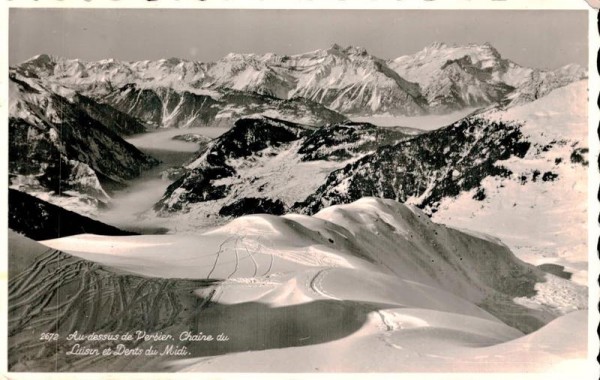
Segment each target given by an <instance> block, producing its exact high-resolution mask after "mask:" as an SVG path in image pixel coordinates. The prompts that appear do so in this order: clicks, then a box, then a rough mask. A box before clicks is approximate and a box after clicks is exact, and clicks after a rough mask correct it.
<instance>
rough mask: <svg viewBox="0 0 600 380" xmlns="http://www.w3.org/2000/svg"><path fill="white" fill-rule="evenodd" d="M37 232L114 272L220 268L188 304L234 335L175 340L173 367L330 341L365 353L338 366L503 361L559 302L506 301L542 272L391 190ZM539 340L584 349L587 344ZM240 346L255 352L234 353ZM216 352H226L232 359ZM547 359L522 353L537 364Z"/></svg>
mask: <svg viewBox="0 0 600 380" xmlns="http://www.w3.org/2000/svg"><path fill="white" fill-rule="evenodd" d="M43 243H44V244H45V245H47V246H49V247H51V248H53V249H58V250H62V251H64V252H68V253H70V254H72V255H74V256H75V257H79V258H82V259H84V260H87V261H92V262H95V263H98V264H99V265H101V266H103V267H105V268H107V270H109V271H111V272H114V271H117V273H123V272H124V273H130V274H132V275H133V276H138V275H141V276H145V277H147V278H150V279H155V278H165V279H170V278H187V279H190V280H194V279H196V280H200V279H204V280H206V279H211V280H218V281H219V282H216V283H214V284H213V285H212V286H210V287H209V288H202V289H198V290H197V291H196V292H195V294H196V295H197V296H198V297H202V298H206V297H207V296H208V297H210V304H209V305H208V306H207V307H200V309H198V310H199V311H197V312H192V311H191V310H190V311H187V312H183V313H184V314H185V313H197V315H196V317H195V319H193V320H195V321H197V322H196V323H198V324H199V326H201V329H202V330H201V331H202V332H203V333H204V334H213V335H215V336H216V334H218V333H219V332H225V333H226V334H227V335H228V336H229V337H230V340H229V341H227V342H220V343H219V344H217V345H210V344H207V343H206V342H198V343H197V344H194V343H193V342H187V343H186V342H183V344H184V345H186V346H187V348H188V351H189V352H190V356H188V357H187V358H186V360H185V361H172V362H171V363H165V362H163V363H161V364H162V365H165V364H169V365H172V366H175V368H178V369H183V368H185V367H189V368H188V370H198V369H202V370H210V369H211V368H212V369H214V370H217V371H222V370H226V371H228V370H231V369H232V368H237V369H242V366H243V365H245V364H248V362H247V360H246V358H245V357H246V356H247V355H249V356H250V357H252V358H254V359H256V363H255V364H254V365H251V366H250V367H249V368H248V370H267V371H270V370H272V369H269V368H270V367H269V365H270V364H275V363H271V360H272V359H274V358H277V360H283V359H282V358H283V357H282V356H281V355H280V354H279V353H277V354H276V355H274V356H271V354H272V353H273V352H274V350H275V349H280V351H279V350H278V352H280V353H286V352H288V353H293V352H294V350H295V349H292V347H301V346H302V347H303V348H302V350H303V352H305V353H306V355H308V356H309V357H313V356H315V355H316V356H319V355H320V354H321V353H323V352H326V350H327V349H328V348H336V347H337V348H340V347H346V348H345V349H344V350H343V352H346V353H347V354H348V355H350V356H352V357H354V356H356V357H359V356H360V355H367V357H364V358H363V359H361V360H357V361H353V362H352V361H348V362H344V365H345V367H343V370H344V371H390V370H391V371H394V370H412V371H418V370H423V369H428V368H432V366H433V365H434V363H437V362H438V361H439V359H438V356H440V355H441V356H442V357H448V356H449V359H447V360H448V364H450V362H452V361H453V360H455V364H460V363H461V362H462V360H461V358H464V356H463V355H465V356H466V357H475V356H478V354H479V353H481V355H490V354H492V353H494V354H502V355H500V356H497V357H495V359H496V360H497V361H500V362H503V360H504V359H503V357H504V355H506V356H507V357H508V358H511V357H512V356H511V355H510V352H509V351H505V350H503V349H502V346H498V345H501V344H502V343H505V342H509V341H512V340H513V339H516V338H520V337H522V336H523V332H530V331H533V330H536V329H538V328H539V327H541V326H542V325H543V324H545V323H547V322H549V321H550V320H552V319H554V318H556V317H557V316H559V315H561V314H563V313H565V310H564V309H560V308H558V307H556V305H555V304H552V302H551V301H550V300H546V301H544V302H545V303H544V304H542V303H538V304H537V306H538V308H532V307H530V306H531V305H527V306H525V305H523V304H522V303H517V302H514V301H513V298H514V297H531V296H533V295H534V294H535V291H534V287H535V286H536V284H540V283H544V281H546V279H545V276H544V273H543V272H542V271H540V270H539V269H537V268H535V267H533V266H531V265H528V264H525V263H524V262H522V261H520V260H518V259H517V258H516V257H515V256H514V255H513V254H512V253H511V252H510V250H509V249H508V248H507V247H506V246H504V245H503V244H502V243H500V242H499V241H498V240H496V239H494V238H491V237H489V236H483V235H480V236H475V235H472V234H468V233H463V232H460V231H458V230H454V229H451V228H447V227H445V226H443V225H437V224H434V223H432V222H431V221H430V220H429V219H428V217H427V216H426V215H425V214H423V213H422V212H421V211H420V210H418V209H416V208H415V207H411V206H405V205H402V204H400V203H397V202H394V201H390V200H381V199H375V198H365V199H361V200H359V201H357V202H355V203H353V204H350V205H344V206H335V207H331V208H327V209H324V210H322V211H321V212H319V213H318V214H316V215H315V216H313V217H310V216H305V215H294V214H292V215H286V216H283V217H278V216H273V215H250V216H244V217H241V218H238V219H235V220H233V221H231V222H230V223H228V224H226V225H224V226H222V227H220V228H217V229H214V230H212V231H209V232H205V233H202V234H194V235H187V236H182V235H162V236H157V235H155V236H137V237H135V236H134V237H101V236H96V235H79V236H73V237H68V238H62V239H56V240H49V241H45V242H43ZM557 281H558V282H552V285H553V286H557V284H559V285H560V286H563V287H565V288H567V289H569V291H570V292H571V296H572V297H573V298H574V299H575V300H576V301H573V300H569V305H570V306H571V309H570V310H573V309H577V308H585V299H586V298H585V297H586V296H585V293H586V292H585V288H583V287H578V286H576V285H574V284H572V283H570V282H568V281H566V280H562V282H560V279H557ZM555 301H557V300H555ZM538 302H541V301H538ZM203 304H204V302H203ZM578 318H579V319H578V320H581V315H580V316H579V317H578ZM116 321H118V318H117V320H116ZM198 321H200V322H198ZM247 326H253V328H251V329H249V328H246V327H247ZM562 328H564V326H563V327H561V328H560V329H562ZM560 329H559V330H560ZM519 330H521V331H519ZM164 331H166V332H169V331H171V329H170V328H169V327H168V326H165V327H163V332H164ZM561 343H564V342H561ZM496 346H498V347H499V349H498V350H494V349H492V348H493V347H496ZM515 347H519V348H520V349H522V350H525V349H526V346H525V345H522V344H520V343H519V341H518V340H517V341H515V343H514V344H513V345H510V344H509V346H508V348H511V349H515ZM508 348H507V350H508ZM304 350H306V351H304ZM324 350H325V351H324ZM533 350H538V348H533ZM544 350H549V351H551V350H556V352H558V353H559V354H558V356H559V357H560V355H561V354H562V353H563V352H566V353H568V352H569V351H568V350H575V351H576V352H577V353H578V355H581V352H583V351H584V350H585V344H583V343H582V342H580V341H578V340H576V341H573V344H572V345H571V346H569V347H568V349H565V350H562V349H561V347H560V346H559V345H552V347H551V348H548V347H546V348H541V347H540V348H539V352H543V351H544ZM242 351H250V352H247V353H244V354H236V352H242ZM536 352H537V351H536ZM383 354H385V355H386V357H387V356H388V355H390V356H394V357H396V360H391V359H390V360H387V359H386V360H384V361H383V362H381V365H378V364H377V363H380V361H379V360H375V358H378V357H379V358H380V357H381V355H383ZM221 355H223V356H221ZM573 356H575V357H580V356H577V355H573V354H571V356H569V358H571V357H573ZM284 357H285V355H284ZM327 357H330V356H329V355H327V356H325V358H327ZM194 358H198V359H200V358H202V359H203V360H202V361H201V364H198V367H195V366H190V365H191V364H194V365H196V364H197V363H198V362H196V361H195V360H193V359H194ZM406 358H419V359H418V360H416V361H412V360H409V361H406V360H404V359H406ZM368 359H370V360H368ZM222 360H230V361H229V364H230V367H228V369H227V368H224V367H223V364H224V362H223V361H222ZM465 360H467V359H465ZM477 362H479V361H477ZM308 363H311V364H312V360H308ZM352 363H353V364H352ZM213 364H214V367H213ZM475 364H476V363H472V365H475ZM482 364H483V363H482ZM505 364H506V365H510V362H505ZM545 364H546V363H539V362H532V363H530V365H531V368H535V369H536V370H539V369H540V368H544V365H545ZM98 365H100V364H98ZM155 365H158V362H155ZM289 365H290V369H291V368H301V369H302V370H305V371H319V370H323V371H334V370H336V369H337V370H340V369H341V368H338V367H336V363H335V362H329V361H327V363H325V362H324V363H323V365H324V367H323V368H312V367H311V368H309V367H306V366H304V365H301V364H298V363H295V364H294V363H292V364H289ZM277 368H279V367H277ZM465 368H481V367H479V366H476V365H475V367H469V366H467V367H465Z"/></svg>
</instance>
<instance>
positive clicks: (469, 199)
mask: <svg viewBox="0 0 600 380" xmlns="http://www.w3.org/2000/svg"><path fill="white" fill-rule="evenodd" d="M586 86H587V83H586V82H577V83H573V84H571V85H568V86H566V87H563V88H560V89H557V90H555V91H553V92H552V93H550V94H549V95H547V96H546V97H544V98H541V99H539V100H537V101H535V102H532V103H528V104H525V105H522V106H517V107H512V108H509V109H508V110H505V111H490V112H487V113H486V114H483V115H481V117H484V118H486V119H490V120H496V121H504V122H506V121H518V122H520V123H522V127H521V132H522V134H523V136H524V138H525V139H527V140H528V141H530V142H531V143H532V147H531V148H530V149H529V150H528V152H527V154H526V155H525V156H524V157H523V158H517V157H511V158H510V159H508V160H506V161H503V163H502V165H503V166H504V167H506V168H507V169H509V170H510V171H511V172H512V174H511V175H510V176H508V177H488V178H486V179H485V180H483V181H482V183H481V186H480V189H478V190H475V189H474V190H472V191H469V192H464V193H462V194H460V195H459V196H458V197H455V198H445V199H444V200H443V201H442V202H441V204H440V206H439V207H438V211H437V212H436V213H435V214H434V216H433V220H434V221H436V222H440V223H445V224H448V225H451V226H454V227H459V228H465V229H471V230H477V231H483V232H486V233H490V234H493V235H494V236H497V237H499V238H500V239H502V241H503V242H505V243H506V244H508V245H509V246H510V247H511V249H512V250H513V251H514V252H515V254H517V255H518V256H519V257H520V258H522V259H523V260H526V261H528V262H531V263H534V264H541V263H555V264H559V265H563V266H565V268H566V270H567V271H569V272H572V273H573V274H574V276H573V280H574V281H576V282H578V283H581V284H586V283H587V252H588V251H587V247H588V245H587V194H588V193H587V191H588V186H587V180H588V166H587V160H588V158H587V151H588V143H587V134H588V126H587V87H586ZM477 192H479V193H480V194H482V197H483V199H481V200H480V201H475V200H474V199H473V197H474V196H475V194H476V193H477ZM480 198H481V197H480Z"/></svg>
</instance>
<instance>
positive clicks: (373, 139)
mask: <svg viewBox="0 0 600 380" xmlns="http://www.w3.org/2000/svg"><path fill="white" fill-rule="evenodd" d="M406 138H408V136H407V135H406V134H405V133H403V132H401V131H399V130H396V129H393V128H380V127H377V126H375V125H373V124H369V123H353V122H345V123H342V124H335V125H331V126H328V127H326V128H319V129H316V130H314V131H312V132H311V133H310V134H307V136H306V138H305V139H304V141H303V142H302V146H301V147H300V150H299V151H298V152H299V153H300V154H302V155H304V157H302V160H303V161H317V160H338V161H341V160H346V159H348V158H351V157H353V156H355V155H356V154H357V153H361V152H362V153H366V152H369V151H372V150H374V149H376V148H377V147H379V146H385V145H390V144H394V143H397V142H398V141H399V140H403V139H406Z"/></svg>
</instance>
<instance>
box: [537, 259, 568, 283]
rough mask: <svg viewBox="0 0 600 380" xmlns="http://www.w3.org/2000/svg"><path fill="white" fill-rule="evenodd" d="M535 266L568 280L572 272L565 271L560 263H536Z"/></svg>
mask: <svg viewBox="0 0 600 380" xmlns="http://www.w3.org/2000/svg"><path fill="white" fill-rule="evenodd" d="M537 267H538V268H539V269H541V270H543V271H544V272H546V273H550V274H553V275H555V276H558V277H560V278H564V279H566V280H570V279H571V277H572V276H573V273H571V272H567V271H566V270H565V267H564V266H562V265H558V264H550V263H547V264H541V265H538V266H537Z"/></svg>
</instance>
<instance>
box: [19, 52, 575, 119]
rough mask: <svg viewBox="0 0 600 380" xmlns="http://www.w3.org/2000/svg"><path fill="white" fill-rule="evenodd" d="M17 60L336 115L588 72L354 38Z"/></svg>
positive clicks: (424, 109)
mask: <svg viewBox="0 0 600 380" xmlns="http://www.w3.org/2000/svg"><path fill="white" fill-rule="evenodd" d="M18 68H19V70H21V71H22V73H23V74H24V75H26V76H31V75H35V76H38V77H40V78H44V79H45V80H47V81H50V82H53V83H59V84H62V85H64V86H66V87H69V88H71V89H75V90H77V91H79V92H81V93H82V94H85V95H88V96H90V97H93V98H95V99H97V100H102V102H106V103H109V104H113V105H114V104H115V102H117V103H119V101H118V100H117V99H114V98H115V97H117V98H118V97H119V96H120V94H121V93H122V92H123V91H127V89H138V90H139V91H144V90H147V91H153V92H156V93H157V95H158V97H159V98H161V99H160V100H161V101H160V102H156V101H155V100H154V99H153V101H155V103H152V104H156V105H157V106H160V104H162V105H163V106H164V105H165V104H167V103H172V104H180V102H178V101H177V99H175V100H165V99H164V97H165V95H164V94H163V95H160V94H159V93H160V92H165V91H166V92H176V93H178V94H179V95H181V94H187V96H188V97H189V96H191V94H195V95H196V96H203V97H204V98H203V99H204V101H206V102H209V103H210V102H211V100H212V101H216V100H218V99H219V98H220V97H221V96H222V95H221V91H223V90H224V89H226V90H228V91H231V90H236V91H241V92H242V93H258V94H262V95H268V96H270V97H274V98H277V99H294V98H298V97H301V98H304V99H307V100H310V101H312V102H314V103H318V104H321V105H323V106H325V107H327V108H330V109H332V110H335V111H337V112H339V113H342V114H344V115H366V114H392V115H419V114H426V113H445V112H451V111H455V110H460V109H463V108H472V107H485V106H488V105H492V104H506V103H510V102H515V101H516V102H522V101H531V100H535V99H537V98H538V97H541V96H543V95H545V94H546V93H548V92H549V91H551V90H552V89H554V88H557V87H560V86H564V85H565V84H568V83H571V82H574V81H577V80H580V79H583V78H585V77H587V71H586V70H585V69H584V68H582V67H579V66H577V65H568V66H565V67H563V68H559V69H557V70H541V69H536V68H527V67H523V66H520V65H518V64H517V63H514V62H512V61H510V60H508V59H505V58H502V57H501V55H500V53H499V52H498V51H497V50H496V49H495V48H494V47H492V46H491V45H490V44H483V45H477V44H469V45H447V44H443V43H435V44H432V45H430V46H428V47H426V48H424V49H423V50H421V51H419V52H417V53H415V54H412V55H406V56H402V57H399V58H396V59H392V60H385V59H381V58H378V57H375V56H373V55H371V54H369V53H368V52H367V51H366V50H365V49H362V48H359V47H353V46H349V47H345V48H344V47H341V46H339V45H337V44H334V45H333V46H331V47H330V48H329V49H321V50H316V51H313V52H308V53H304V54H298V55H291V56H287V55H277V54H273V53H269V54H264V55H259V54H234V53H231V54H228V55H227V56H225V57H223V58H222V59H220V60H218V61H217V62H211V63H203V62H193V61H185V60H181V59H176V58H171V59H162V60H158V61H139V62H121V61H115V60H112V59H109V60H102V61H97V62H84V61H81V60H78V59H65V58H60V57H52V56H48V55H39V56H36V57H34V58H32V59H30V60H28V61H26V62H24V63H22V64H21V65H19V66H18ZM124 88H125V89H124ZM166 89H168V90H166ZM136 98H137V95H136ZM142 99H145V97H142ZM224 101H225V102H226V103H228V102H227V99H224ZM204 105H205V106H209V105H210V104H204ZM128 106H131V104H129V105H128ZM158 108H159V109H160V108H161V107H158ZM194 108H195V107H194ZM155 112H157V113H158V112H160V111H159V110H156V111H155ZM271 116H273V115H271ZM163 119H167V120H166V121H165V120H160V119H158V120H156V119H153V118H150V120H146V121H147V122H150V121H151V122H154V123H155V125H159V126H178V125H186V124H185V123H181V121H180V123H175V124H169V122H168V120H169V118H167V117H166V116H165V117H164V118H163ZM171 119H172V117H171ZM161 121H162V123H161ZM203 121H204V122H205V121H206V120H203Z"/></svg>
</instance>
